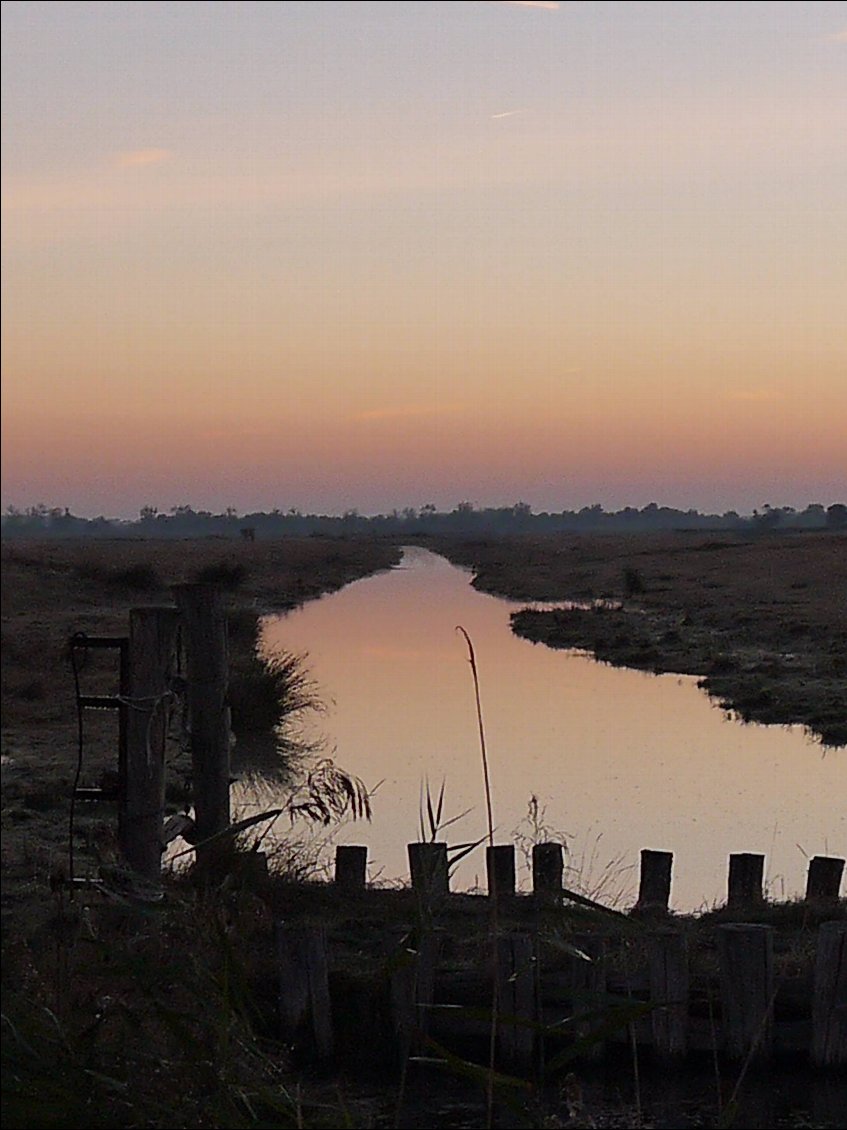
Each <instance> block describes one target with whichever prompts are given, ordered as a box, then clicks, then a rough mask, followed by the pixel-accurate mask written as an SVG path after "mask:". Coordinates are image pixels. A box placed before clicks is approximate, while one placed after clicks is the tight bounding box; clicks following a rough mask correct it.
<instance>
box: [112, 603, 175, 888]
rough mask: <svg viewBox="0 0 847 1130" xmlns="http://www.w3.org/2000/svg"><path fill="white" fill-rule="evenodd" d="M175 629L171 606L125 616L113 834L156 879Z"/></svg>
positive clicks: (133, 862) (139, 868) (135, 865)
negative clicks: (117, 812) (125, 682)
mask: <svg viewBox="0 0 847 1130" xmlns="http://www.w3.org/2000/svg"><path fill="white" fill-rule="evenodd" d="M176 629H177V611H176V609H175V608H133V609H132V610H131V611H130V614H129V696H128V708H127V720H126V742H127V746H126V770H125V772H126V778H125V783H124V795H123V797H122V804H121V818H120V819H119V824H118V832H119V841H120V846H121V850H122V852H123V855H124V858H125V859H126V861H127V863H128V864H129V866H130V867H131V868H132V869H133V870H134V871H136V872H137V873H138V874H139V875H142V876H144V878H146V879H152V880H157V879H158V878H159V877H160V874H161V867H162V827H163V824H164V814H165V740H166V735H167V717H168V705H169V700H168V696H169V693H170V676H171V674H172V671H173V665H174V646H175V640H176Z"/></svg>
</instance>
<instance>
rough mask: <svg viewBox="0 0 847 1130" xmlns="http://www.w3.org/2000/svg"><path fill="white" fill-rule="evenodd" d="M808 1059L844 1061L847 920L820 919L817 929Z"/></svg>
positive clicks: (828, 1062)
mask: <svg viewBox="0 0 847 1130" xmlns="http://www.w3.org/2000/svg"><path fill="white" fill-rule="evenodd" d="M812 1062H813V1063H814V1064H815V1065H816V1066H818V1067H843V1066H844V1065H845V1064H847V922H824V923H823V924H822V926H821V927H820V929H819V930H818V946H817V953H816V954H815V987H814V996H813V998H812Z"/></svg>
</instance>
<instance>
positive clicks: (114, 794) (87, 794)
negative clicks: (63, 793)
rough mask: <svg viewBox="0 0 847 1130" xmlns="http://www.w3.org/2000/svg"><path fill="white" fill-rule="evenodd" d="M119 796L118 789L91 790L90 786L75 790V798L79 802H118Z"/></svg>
mask: <svg viewBox="0 0 847 1130" xmlns="http://www.w3.org/2000/svg"><path fill="white" fill-rule="evenodd" d="M119 795H120V794H119V792H118V790H117V789H101V788H89V787H88V786H82V787H80V788H78V789H75V790H74V796H75V797H76V799H77V800H117V798H118V796H119Z"/></svg>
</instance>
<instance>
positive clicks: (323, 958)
mask: <svg viewBox="0 0 847 1130" xmlns="http://www.w3.org/2000/svg"><path fill="white" fill-rule="evenodd" d="M715 938H716V946H717V958H718V981H719V990H718V999H717V1000H716V1002H715V1009H714V1015H712V1014H711V1007H712V1006H711V1005H710V1016H709V1018H708V1021H706V1022H705V1031H704V1030H703V1027H704V1022H703V1021H699V1029H698V1027H697V1025H698V1021H696V1020H695V1019H693V1018H692V1015H691V1012H690V1005H691V1001H692V993H691V987H690V982H691V975H690V964H689V941H688V938H687V937H686V935H685V933H682V932H680V931H677V930H672V929H660V930H654V931H651V932H649V933H648V934H646V935H645V944H646V951H647V953H646V960H647V969H648V972H647V993H646V994H645V995H646V996H647V998H648V999H647V1000H646V1001H644V1002H643V1004H644V1005H645V1007H644V1008H643V1009H642V1010H641V1012H642V1014H643V1015H642V1016H641V1019H640V1020H637V1021H636V1020H634V1019H632V1018H631V1017H632V1013H631V1012H629V1011H628V1010H631V1006H632V1004H633V999H632V997H631V995H628V993H627V991H626V988H625V989H624V990H623V991H621V990H620V989H618V991H617V996H616V999H617V1001H618V1002H619V1003H618V1007H619V1009H623V1011H624V1012H628V1016H627V1017H624V1018H623V1020H622V1022H621V1024H620V1029H621V1035H623V1036H624V1037H626V1036H629V1038H631V1039H635V1040H637V1042H638V1043H643V1044H646V1045H649V1046H650V1047H651V1048H652V1049H653V1052H654V1054H655V1055H656V1056H657V1057H658V1058H660V1059H664V1060H682V1059H684V1058H685V1057H686V1056H687V1055H688V1053H689V1052H690V1051H698V1050H699V1051H710V1052H719V1053H720V1054H722V1055H723V1056H724V1057H725V1058H726V1059H727V1060H730V1061H733V1060H744V1059H747V1058H748V1057H749V1058H750V1059H757V1060H767V1059H768V1058H769V1057H770V1055H771V1054H772V1052H773V1051H774V1049H775V1047H777V1048H778V1047H779V1046H780V1042H781V1040H784V1037H782V1036H781V1026H780V1025H778V1024H776V1023H775V1017H774V1012H775V1008H774V1005H775V999H776V988H775V985H776V977H775V971H774V929H773V927H771V926H765V925H761V924H751V923H727V924H723V925H720V926H717V927H716V930H715ZM569 940H570V942H571V944H572V945H573V947H574V956H573V957H572V959H571V962H570V968H569V969H567V970H565V972H564V973H562V971H561V969H558V970H553V969H550V970H546V969H544V968H543V967H542V962H541V959H540V957H539V954H538V951H537V947H536V942H535V939H534V937H533V936H532V935H531V934H528V933H507V934H502V935H498V936H496V937H495V939H494V944H495V945H496V955H495V954H494V952H493V950H492V954H491V955H489V961H488V982H487V983H488V986H489V987H488V991H487V992H486V991H485V989H484V986H483V985H482V984H476V985H475V986H474V987H473V988H471V989H469V983H470V980H471V979H472V978H473V974H471V977H470V978H469V977H468V976H467V975H466V976H465V977H464V981H462V980H461V978H460V979H459V980H458V981H457V979H456V978H455V977H454V978H453V979H452V980H451V978H450V976H449V974H447V975H444V974H443V973H442V974H441V975H440V974H439V969H438V964H439V945H440V940H439V936H438V933H437V931H432V932H430V933H427V934H424V935H423V936H422V937H419V938H418V939H417V941H416V942H415V943H414V944H412V943H410V942H408V941H405V942H403V943H401V945H400V947H399V949H397V950H395V951H394V954H393V956H392V955H391V954H388V953H387V955H386V961H385V963H384V965H383V966H382V969H383V971H384V978H383V982H384V983H381V982H380V978H379V976H377V975H375V976H374V979H373V983H372V984H371V985H370V987H369V988H368V990H367V999H368V1001H369V1002H370V1003H373V1002H374V1001H376V1000H378V999H379V997H380V996H382V997H383V999H385V998H387V1001H388V1009H387V1011H388V1013H389V1023H388V1027H389V1030H390V1032H389V1038H388V1040H387V1041H386V1040H385V1037H384V1035H383V1041H384V1042H385V1043H387V1044H388V1045H389V1047H390V1046H391V1042H392V1036H393V1040H394V1053H395V1054H397V1055H399V1056H400V1057H401V1058H402V1056H403V1055H405V1054H408V1053H409V1052H410V1051H414V1050H417V1051H425V1048H426V1038H427V1036H428V1035H432V1034H433V1032H434V1035H435V1036H436V1038H437V1039H439V1041H444V1040H445V1039H446V1040H447V1041H448V1042H449V1039H450V1035H451V1034H452V1035H453V1036H454V1037H455V1036H459V1037H460V1038H461V1037H462V1036H464V1037H465V1038H467V1036H468V1029H469V1028H473V1027H474V1022H476V1024H475V1026H476V1028H479V1027H480V1025H482V1026H483V1027H484V1026H485V1025H486V1024H487V1023H490V1017H489V1019H488V1020H487V1021H486V1019H485V1017H484V1014H482V1015H481V1014H480V1005H482V1007H483V1009H484V1007H485V1002H486V999H487V1001H488V1002H489V1003H490V1002H491V1000H492V990H493V989H494V986H495V985H496V999H497V1002H498V1008H497V1015H499V1020H498V1022H497V1032H496V1040H497V1050H498V1062H499V1063H500V1065H501V1066H503V1067H507V1068H510V1069H513V1070H517V1071H521V1072H527V1071H530V1070H532V1067H533V1064H534V1062H535V1059H536V1054H537V1052H538V1050H539V1041H541V1040H542V1039H543V1031H544V1027H545V1025H546V1026H547V1031H548V1032H550V1033H553V1032H556V1031H557V1032H558V1033H559V1035H560V1036H567V1037H568V1038H570V1039H571V1040H581V1041H582V1043H583V1050H582V1054H583V1056H587V1057H588V1058H589V1059H596V1058H597V1057H598V1056H599V1055H601V1054H602V1050H603V1047H602V1045H603V1043H604V1042H605V1041H606V1040H607V1039H611V1038H613V1035H614V1032H615V1030H616V1025H615V1019H614V1018H615V1015H616V1014H615V1007H614V998H613V996H612V994H611V992H610V990H611V988H612V986H610V984H609V982H608V980H607V963H606V957H607V948H608V943H609V939H608V938H606V937H604V936H603V935H601V934H597V933H594V934H582V935H574V936H571V937H570V938H569ZM276 948H277V959H278V968H279V992H280V996H279V1005H280V1008H279V1011H280V1020H281V1031H282V1036H283V1038H286V1039H288V1040H290V1041H291V1042H293V1043H295V1044H299V1045H300V1046H301V1047H307V1048H308V1049H309V1050H310V1051H311V1053H312V1054H315V1055H317V1057H318V1058H329V1057H331V1056H333V1055H334V1054H336V1052H338V1054H341V1055H344V1054H351V1053H352V1054H354V1055H355V1052H356V1048H355V1047H354V1048H352V1049H350V1048H345V1047H339V1048H336V1046H335V1045H336V1037H335V1024H334V1010H335V1009H337V1010H338V1011H339V1012H344V1011H345V1010H350V1009H351V1008H352V1010H353V1011H354V1012H355V1011H356V1006H355V1005H351V1004H350V1002H349V1000H347V1001H345V1000H344V999H343V997H339V998H338V999H336V1000H335V1002H333V1000H332V994H331V991H330V986H331V982H332V978H331V973H330V969H331V966H332V964H333V963H332V960H331V959H332V957H333V953H332V950H331V949H330V948H329V947H328V944H327V935H326V931H325V928H324V927H323V926H320V925H294V924H289V923H287V922H283V921H279V922H277V926H276ZM577 950H578V951H579V952H578V953H577V952H576V951H577ZM483 964H485V959H484V956H483ZM477 972H478V970H477ZM492 979H493V982H492ZM484 980H485V978H484V976H483V977H482V978H480V977H477V982H481V981H484ZM481 989H482V990H483V991H482V993H480V990H481ZM386 990H387V991H386ZM445 998H446V1000H445ZM463 1009H464V1010H466V1012H467V1015H465V1014H464V1013H463ZM809 1011H810V1014H811V1015H810V1024H808V1023H807V1024H805V1025H804V1026H803V1027H804V1035H803V1037H802V1039H803V1042H804V1045H805V1046H804V1048H803V1050H804V1051H805V1052H807V1054H808V1060H809V1062H810V1063H811V1064H812V1065H814V1066H817V1067H825V1068H832V1067H836V1068H840V1067H843V1066H844V1065H845V1064H847V1016H845V1011H847V922H843V921H836V922H825V923H823V924H822V925H821V926H820V927H819V930H818V936H817V945H816V953H815V958H814V969H813V988H812V994H811V1001H810V1009H809ZM384 1023H385V1022H384V1019H383V1020H382V1024H383V1026H384ZM357 1024H358V1027H357V1032H358V1037H357V1040H356V1041H354V1043H355V1044H357V1045H361V1044H362V1043H365V1044H367V1045H369V1046H370V1045H371V1044H373V1045H374V1046H376V1045H377V1044H378V1043H379V1040H380V1033H379V1032H378V1031H377V1030H374V1031H370V1030H369V1025H368V1022H367V1020H366V1019H363V1018H362V1017H361V1015H360V1016H359V1019H358V1021H357ZM630 1025H632V1027H630ZM598 1029H599V1030H601V1032H600V1034H599V1038H597V1039H596V1040H595V1039H593V1038H592V1037H591V1033H592V1031H594V1032H596V1031H597V1030H598ZM338 1042H339V1043H340V1041H338ZM790 1047H791V1050H792V1052H793V1053H794V1054H795V1055H796V1054H797V1051H798V1048H797V1044H796V1037H795V1041H794V1042H793V1043H791V1044H790ZM781 1050H785V1047H782V1049H781ZM801 1054H802V1052H801Z"/></svg>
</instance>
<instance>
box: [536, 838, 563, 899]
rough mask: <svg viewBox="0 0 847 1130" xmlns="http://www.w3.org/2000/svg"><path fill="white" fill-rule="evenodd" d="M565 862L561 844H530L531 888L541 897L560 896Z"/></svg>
mask: <svg viewBox="0 0 847 1130" xmlns="http://www.w3.org/2000/svg"><path fill="white" fill-rule="evenodd" d="M564 869H565V862H564V851H563V849H562V845H561V844H554V843H547V844H533V845H532V889H533V891H534V892H535V894H536V895H540V896H542V898H560V897H561V894H562V876H563V874H564Z"/></svg>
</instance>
